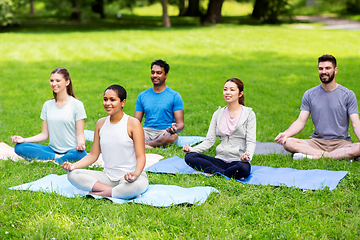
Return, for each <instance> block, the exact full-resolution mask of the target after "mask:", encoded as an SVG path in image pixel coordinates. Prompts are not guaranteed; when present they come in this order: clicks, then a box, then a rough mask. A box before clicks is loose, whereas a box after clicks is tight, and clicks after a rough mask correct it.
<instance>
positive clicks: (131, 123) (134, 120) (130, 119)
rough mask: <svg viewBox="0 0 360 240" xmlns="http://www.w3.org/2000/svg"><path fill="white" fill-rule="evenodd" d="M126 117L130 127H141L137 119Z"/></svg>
mask: <svg viewBox="0 0 360 240" xmlns="http://www.w3.org/2000/svg"><path fill="white" fill-rule="evenodd" d="M127 116H128V124H130V125H132V126H137V125H140V126H141V123H140V122H139V120H138V119H137V118H134V117H132V116H129V115H127Z"/></svg>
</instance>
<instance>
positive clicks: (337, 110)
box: [275, 54, 360, 160]
mask: <svg viewBox="0 0 360 240" xmlns="http://www.w3.org/2000/svg"><path fill="white" fill-rule="evenodd" d="M318 70H319V77H320V80H321V84H320V85H318V86H316V87H314V88H311V89H309V90H307V91H306V92H305V93H304V96H303V99H302V102H301V107H300V110H301V111H300V114H299V117H298V119H297V120H296V121H295V122H293V123H292V124H291V125H290V127H289V128H288V129H287V130H286V131H284V132H282V133H279V134H278V135H277V137H276V138H275V141H276V142H277V143H279V144H281V145H284V148H285V149H286V150H288V151H290V152H292V153H294V154H293V159H294V160H297V159H302V158H309V159H318V158H321V157H329V158H334V159H353V158H356V157H358V156H360V143H358V142H357V143H353V142H352V140H351V137H350V134H349V118H350V120H351V123H352V127H353V130H354V132H355V135H356V137H357V138H358V139H360V120H359V113H358V104H357V100H356V96H355V94H354V92H353V91H351V90H349V89H347V88H346V87H343V86H341V85H340V84H338V83H336V81H335V75H336V73H337V72H338V68H337V66H336V59H335V57H334V56H332V55H327V54H326V55H323V56H321V57H319V59H318ZM310 114H311V119H312V122H313V124H314V126H315V131H314V134H312V135H311V136H310V138H309V139H298V138H293V137H292V136H294V135H296V134H298V133H299V132H301V130H302V129H303V128H304V126H305V123H306V121H307V120H308V118H309V116H310Z"/></svg>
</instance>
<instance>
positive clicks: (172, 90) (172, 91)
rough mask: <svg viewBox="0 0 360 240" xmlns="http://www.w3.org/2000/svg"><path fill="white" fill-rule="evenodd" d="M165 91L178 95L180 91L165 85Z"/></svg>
mask: <svg viewBox="0 0 360 240" xmlns="http://www.w3.org/2000/svg"><path fill="white" fill-rule="evenodd" d="M165 91H166V92H168V93H171V94H174V95H179V96H180V93H179V92H177V91H175V90H174V89H172V88H171V87H169V86H166V88H165V90H164V92H165Z"/></svg>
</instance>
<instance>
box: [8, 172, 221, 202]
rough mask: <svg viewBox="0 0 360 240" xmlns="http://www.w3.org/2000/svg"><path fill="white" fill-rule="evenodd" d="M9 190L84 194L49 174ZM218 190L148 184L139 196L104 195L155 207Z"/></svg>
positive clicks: (193, 199)
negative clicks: (132, 197)
mask: <svg viewBox="0 0 360 240" xmlns="http://www.w3.org/2000/svg"><path fill="white" fill-rule="evenodd" d="M9 189H10V190H29V191H34V192H37V191H41V192H45V193H57V194H59V195H61V196H64V197H68V198H73V197H75V196H76V195H80V196H85V195H86V194H84V191H82V190H80V189H77V188H76V187H74V186H73V185H72V184H71V183H70V182H69V181H68V179H67V175H66V174H64V175H56V174H50V175H47V176H45V177H43V178H41V179H39V180H36V181H34V182H29V183H25V184H21V185H18V186H15V187H11V188H9ZM212 192H217V193H218V192H219V191H218V190H217V189H215V188H213V187H192V188H182V187H179V186H175V185H160V184H159V185H150V186H149V188H148V190H147V191H146V192H145V193H143V194H141V195H140V196H139V197H137V198H134V199H131V200H124V199H119V198H111V197H106V198H107V199H109V200H111V201H113V202H114V203H118V204H123V203H125V202H134V203H138V204H145V205H151V206H155V207H169V206H171V205H176V204H182V203H190V204H197V205H200V204H203V203H204V202H205V201H206V199H207V198H208V196H209V195H210V193H212ZM90 196H92V197H94V198H97V199H99V198H103V197H101V196H97V195H90Z"/></svg>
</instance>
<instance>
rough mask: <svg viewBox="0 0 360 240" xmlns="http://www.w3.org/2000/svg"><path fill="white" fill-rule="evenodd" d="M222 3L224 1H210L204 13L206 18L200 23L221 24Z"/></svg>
mask: <svg viewBox="0 0 360 240" xmlns="http://www.w3.org/2000/svg"><path fill="white" fill-rule="evenodd" d="M223 3H224V0H210V1H209V5H208V9H207V12H206V16H205V18H204V20H203V21H202V24H204V25H206V24H210V23H212V24H216V23H218V22H222V17H221V8H222V5H223Z"/></svg>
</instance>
